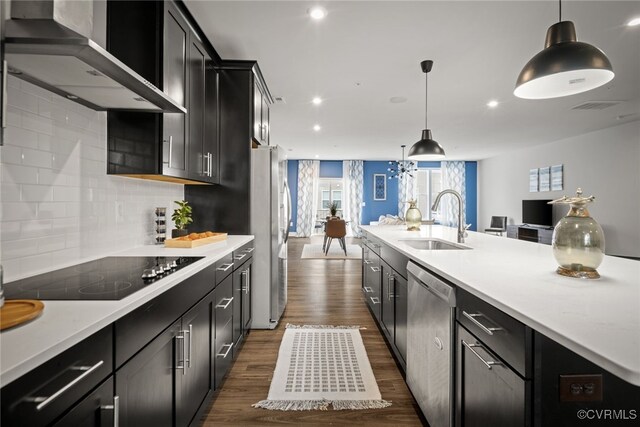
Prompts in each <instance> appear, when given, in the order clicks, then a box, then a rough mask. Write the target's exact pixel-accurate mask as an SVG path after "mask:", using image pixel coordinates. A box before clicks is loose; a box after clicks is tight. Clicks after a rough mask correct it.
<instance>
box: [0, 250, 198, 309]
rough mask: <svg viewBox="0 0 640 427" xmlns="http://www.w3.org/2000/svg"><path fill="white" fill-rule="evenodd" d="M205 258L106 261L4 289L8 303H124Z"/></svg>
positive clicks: (121, 258) (35, 277) (151, 258)
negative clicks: (33, 300) (35, 301)
mask: <svg viewBox="0 0 640 427" xmlns="http://www.w3.org/2000/svg"><path fill="white" fill-rule="evenodd" d="M202 258H203V257H106V258H100V259H97V260H94V261H89V262H85V263H83V264H78V265H74V266H73V267H67V268H63V269H61V270H55V271H51V272H49V273H44V274H40V275H37V276H33V277H28V278H26V279H22V280H16V281H15V282H11V283H6V284H5V285H4V296H5V298H6V299H40V300H120V299H122V298H124V297H126V296H128V295H131V294H132V293H134V292H136V291H139V290H140V289H142V288H144V287H145V286H148V285H150V284H151V283H154V282H156V281H158V280H160V279H162V278H165V277H167V276H169V275H170V274H171V273H174V272H176V271H178V270H180V269H181V268H184V267H185V266H187V265H189V264H192V263H194V262H196V261H198V260H200V259H202Z"/></svg>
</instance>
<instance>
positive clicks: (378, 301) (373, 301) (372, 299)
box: [369, 297, 380, 304]
mask: <svg viewBox="0 0 640 427" xmlns="http://www.w3.org/2000/svg"><path fill="white" fill-rule="evenodd" d="M369 299H371V302H372V303H374V304H380V298H378V297H369Z"/></svg>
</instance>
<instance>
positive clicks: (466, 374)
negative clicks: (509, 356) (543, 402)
mask: <svg viewBox="0 0 640 427" xmlns="http://www.w3.org/2000/svg"><path fill="white" fill-rule="evenodd" d="M457 336H458V338H457V346H456V347H457V348H456V351H457V360H456V390H457V391H456V416H455V418H456V426H458V427H463V426H464V427H473V426H478V427H484V426H509V427H517V426H530V425H531V416H530V407H531V405H530V403H529V400H530V399H531V384H530V381H528V380H525V379H523V378H522V377H520V376H519V375H518V374H517V373H516V372H515V371H513V370H512V369H511V368H510V367H509V365H507V364H506V363H505V362H504V361H503V360H502V359H500V358H499V357H498V355H496V354H495V353H494V352H493V351H492V350H491V349H490V348H489V347H488V346H486V345H484V344H483V343H482V342H481V341H480V340H478V339H477V338H476V337H475V336H473V335H472V334H471V333H470V332H469V331H467V330H466V329H465V328H464V327H463V326H461V325H460V324H457Z"/></svg>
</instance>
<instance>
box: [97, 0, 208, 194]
mask: <svg viewBox="0 0 640 427" xmlns="http://www.w3.org/2000/svg"><path fill="white" fill-rule="evenodd" d="M107 15H108V19H107V21H108V29H107V40H108V42H107V45H108V46H107V48H108V50H109V51H110V52H111V53H112V54H113V55H115V56H116V57H117V58H118V59H120V60H121V61H123V62H124V63H125V64H127V65H128V66H130V67H131V68H132V69H134V71H137V72H138V73H139V74H140V75H141V76H142V77H144V78H145V79H147V80H148V81H150V82H151V83H153V84H155V85H156V86H157V87H159V88H161V89H162V90H163V91H164V92H165V93H166V94H167V95H169V96H170V97H171V98H173V99H174V100H175V101H177V102H178V103H179V104H180V105H182V106H184V107H186V109H187V113H186V114H178V113H165V114H160V113H157V114H156V113H138V112H109V113H108V125H107V129H108V130H107V133H108V162H107V172H108V173H109V174H119V175H125V176H131V177H135V178H145V179H156V180H162V181H173V182H178V183H204V184H207V183H215V182H217V179H218V178H217V169H218V162H219V159H218V152H217V146H218V130H217V120H218V100H217V96H218V93H217V84H218V82H217V72H216V70H215V67H214V59H213V58H216V59H217V58H218V56H217V54H216V53H215V51H214V50H213V48H212V47H211V46H210V44H208V42H205V41H204V39H203V38H201V37H199V35H198V34H197V33H196V32H195V30H194V28H195V24H194V22H193V21H192V20H191V19H190V17H189V15H188V12H187V11H186V9H184V7H183V6H181V5H180V4H178V3H175V2H172V1H165V2H149V1H127V2H119V1H109V2H108V3H107ZM214 172H215V174H214Z"/></svg>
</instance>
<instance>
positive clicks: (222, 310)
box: [211, 275, 234, 389]
mask: <svg viewBox="0 0 640 427" xmlns="http://www.w3.org/2000/svg"><path fill="white" fill-rule="evenodd" d="M233 300H234V298H233V275H229V276H227V278H226V279H224V280H223V281H222V282H221V283H220V284H219V285H218V286H217V287H216V289H215V290H214V291H213V304H214V308H213V312H214V317H215V328H214V331H213V345H212V347H211V348H212V352H211V359H212V360H211V366H212V369H213V376H214V383H215V388H216V389H217V388H218V387H219V386H220V384H222V380H223V378H224V376H225V374H226V373H227V370H228V369H229V367H230V366H231V360H232V359H233V347H234V346H233Z"/></svg>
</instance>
